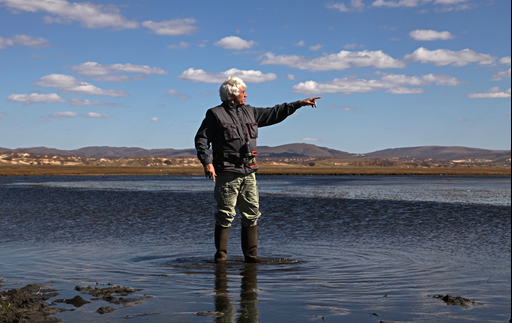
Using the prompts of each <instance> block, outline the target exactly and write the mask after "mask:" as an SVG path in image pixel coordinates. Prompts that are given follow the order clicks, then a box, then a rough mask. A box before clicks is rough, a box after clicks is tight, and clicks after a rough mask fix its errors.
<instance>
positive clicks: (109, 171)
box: [0, 165, 512, 177]
mask: <svg viewBox="0 0 512 323" xmlns="http://www.w3.org/2000/svg"><path fill="white" fill-rule="evenodd" d="M258 174H259V175H355V176H361V175H390V176H393V175H396V176H403V175H411V176H418V175H420V176H421V175H427V176H428V175H435V176H438V175H444V176H474V175H505V176H509V175H511V174H512V172H511V168H510V167H492V166H475V167H432V168H401V167H378V166H375V167H324V166H315V167H303V166H294V165H286V166H275V165H260V169H259V170H258ZM94 175H204V173H203V168H202V167H200V166H183V167H130V166H123V167H113V166H55V165H54V166H50V165H48V166H28V165H0V176H3V177H6V176H94Z"/></svg>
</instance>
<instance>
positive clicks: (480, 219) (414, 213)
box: [0, 176, 511, 322]
mask: <svg viewBox="0 0 512 323" xmlns="http://www.w3.org/2000/svg"><path fill="white" fill-rule="evenodd" d="M258 179H259V186H260V193H261V196H260V200H261V201H260V202H261V211H262V213H263V216H262V218H261V220H260V225H259V233H260V245H259V253H260V255H262V256H263V257H264V258H265V259H266V260H268V262H269V263H268V264H262V265H245V264H244V263H243V262H242V257H241V251H240V247H239V240H240V238H239V232H240V224H239V221H235V222H236V223H235V224H234V226H233V228H232V229H231V232H230V241H229V248H228V252H229V257H230V258H229V262H228V264H227V265H226V266H225V267H221V266H216V265H215V264H214V263H213V261H212V259H213V254H214V252H215V251H214V246H213V216H212V215H213V211H214V207H215V201H214V200H213V194H212V189H213V184H212V183H211V182H209V181H207V180H206V179H204V178H203V177H191V176H183V177H172V176H161V177H150V176H148V177H144V176H140V177H133V176H125V177H116V176H109V177H25V178H0V220H1V223H0V239H1V240H0V275H2V276H1V277H0V279H3V280H4V281H6V282H5V283H3V284H4V286H3V289H7V288H15V287H20V286H24V285H26V284H29V283H44V284H47V285H51V286H52V287H53V288H56V289H59V290H60V293H61V295H59V298H72V297H74V296H75V295H81V296H82V297H84V298H85V299H90V298H91V297H90V296H88V295H83V294H80V293H78V292H76V291H74V287H75V286H77V285H80V286H87V285H91V286H96V284H98V286H100V287H101V286H106V285H105V284H108V283H112V284H115V285H118V284H119V285H124V286H128V287H132V288H140V289H143V291H141V292H138V293H136V294H135V295H133V297H140V296H141V295H144V294H146V295H150V296H152V298H150V299H146V300H145V301H144V302H142V303H141V304H139V305H136V306H132V307H128V308H125V307H121V306H115V305H112V304H108V303H106V302H104V301H93V302H92V303H90V304H86V305H84V306H82V307H80V308H76V309H75V310H74V311H69V312H64V313H61V314H58V315H56V316H57V317H58V318H60V319H62V320H63V321H64V322H125V321H126V320H127V319H130V322H380V321H384V322H508V320H509V319H510V312H511V296H510V294H511V257H510V256H511V235H510V233H511V212H510V205H511V201H510V200H511V188H510V185H511V180H510V177H384V176H382V177H381V176H368V177H344V176H303V177H299V176H259V177H258ZM438 294H443V295H445V294H450V295H452V296H462V297H465V298H468V299H471V300H474V301H475V304H474V305H471V306H468V307H460V306H448V305H446V304H445V303H444V302H442V301H441V300H439V299H434V298H433V297H432V296H434V295H438ZM101 306H113V307H115V308H116V311H114V312H113V313H110V314H104V315H100V314H99V313H96V310H97V309H98V308H99V307H101ZM60 307H63V308H69V309H73V306H71V305H60ZM207 312H211V313H207ZM197 313H201V314H205V316H198V315H197ZM220 313H222V314H220ZM206 314H208V315H206Z"/></svg>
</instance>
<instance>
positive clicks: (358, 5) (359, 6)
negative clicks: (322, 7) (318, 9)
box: [326, 0, 365, 12]
mask: <svg viewBox="0 0 512 323" xmlns="http://www.w3.org/2000/svg"><path fill="white" fill-rule="evenodd" d="M350 5H351V8H348V7H347V6H346V5H345V4H344V3H330V4H328V5H326V8H327V9H333V10H338V11H339V12H349V11H354V10H359V11H361V10H363V9H364V7H365V6H364V3H363V0H351V1H350Z"/></svg>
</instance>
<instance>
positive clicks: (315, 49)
mask: <svg viewBox="0 0 512 323" xmlns="http://www.w3.org/2000/svg"><path fill="white" fill-rule="evenodd" d="M322 47H324V46H322V45H320V44H317V45H315V46H310V47H309V49H310V50H312V51H314V52H316V51H318V50H320V49H322Z"/></svg>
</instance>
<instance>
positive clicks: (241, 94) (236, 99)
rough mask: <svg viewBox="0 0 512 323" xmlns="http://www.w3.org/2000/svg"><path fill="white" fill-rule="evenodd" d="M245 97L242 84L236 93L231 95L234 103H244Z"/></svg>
mask: <svg viewBox="0 0 512 323" xmlns="http://www.w3.org/2000/svg"><path fill="white" fill-rule="evenodd" d="M246 97H247V94H246V93H245V88H244V87H243V86H240V88H239V89H238V95H237V96H233V102H234V103H236V104H245V98H246Z"/></svg>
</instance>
